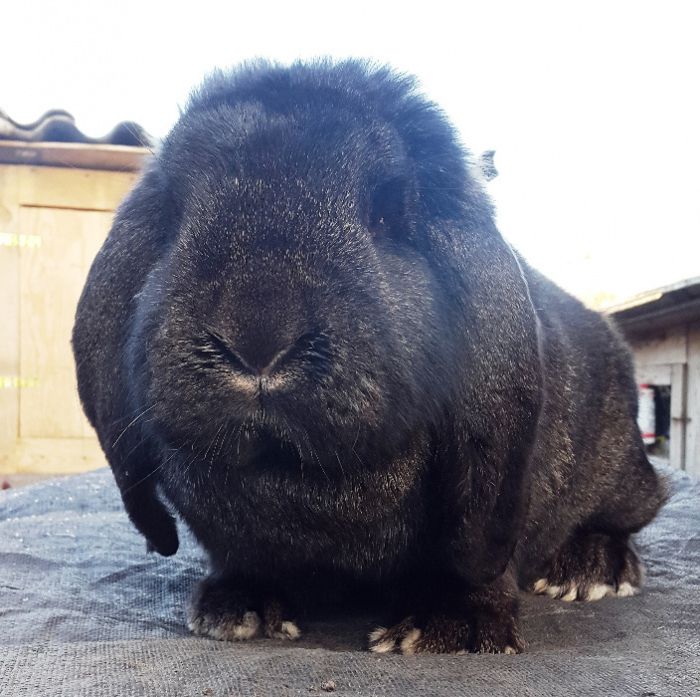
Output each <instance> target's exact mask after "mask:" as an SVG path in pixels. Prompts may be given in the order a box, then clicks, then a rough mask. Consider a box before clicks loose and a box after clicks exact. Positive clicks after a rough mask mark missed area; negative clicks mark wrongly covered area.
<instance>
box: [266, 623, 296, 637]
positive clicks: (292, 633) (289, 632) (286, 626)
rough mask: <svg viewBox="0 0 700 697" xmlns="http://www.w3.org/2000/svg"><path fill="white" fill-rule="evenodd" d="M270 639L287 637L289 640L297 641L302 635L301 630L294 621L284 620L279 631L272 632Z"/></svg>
mask: <svg viewBox="0 0 700 697" xmlns="http://www.w3.org/2000/svg"><path fill="white" fill-rule="evenodd" d="M268 636H269V637H270V639H285V640H287V641H296V640H297V639H298V638H299V637H300V636H301V630H300V629H299V627H297V626H296V624H295V623H294V622H290V621H286V622H282V625H281V626H280V628H279V630H278V631H275V632H270V634H269V635H268Z"/></svg>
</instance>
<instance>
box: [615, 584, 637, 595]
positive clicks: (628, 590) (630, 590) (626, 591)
mask: <svg viewBox="0 0 700 697" xmlns="http://www.w3.org/2000/svg"><path fill="white" fill-rule="evenodd" d="M637 593H639V588H636V587H635V586H633V585H632V584H631V583H629V582H628V581H624V582H623V583H621V584H620V585H619V586H618V587H617V592H616V593H615V595H616V596H617V597H618V598H629V597H631V596H633V595H637Z"/></svg>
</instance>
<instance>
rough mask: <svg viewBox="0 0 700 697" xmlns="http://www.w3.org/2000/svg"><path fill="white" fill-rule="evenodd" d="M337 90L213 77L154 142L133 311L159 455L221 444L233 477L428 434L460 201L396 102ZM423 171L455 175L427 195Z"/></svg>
mask: <svg viewBox="0 0 700 697" xmlns="http://www.w3.org/2000/svg"><path fill="white" fill-rule="evenodd" d="M341 68H342V65H341ZM356 69H357V68H356V66H355V67H353V70H356ZM339 70H340V68H339ZM326 73H327V71H326ZM326 73H323V75H326ZM341 73H342V70H341ZM341 73H339V76H340V78H341V79H339V80H338V83H337V84H334V85H331V84H322V85H318V84H316V83H315V82H314V79H315V78H314V76H313V75H307V76H306V78H307V81H306V82H304V81H303V80H302V81H301V82H298V83H297V84H290V83H289V81H288V80H287V81H285V79H284V78H283V76H278V77H279V78H280V79H279V81H278V82H277V83H274V81H272V82H273V83H274V84H267V85H258V86H257V87H255V86H254V85H252V86H251V85H247V86H245V85H244V86H241V85H238V88H237V89H236V87H235V85H234V87H231V85H230V83H222V84H228V89H229V92H225V91H224V92H221V91H217V84H216V80H214V81H213V83H212V84H209V86H208V87H206V86H205V88H203V90H202V92H201V93H200V94H199V96H198V97H195V98H194V100H193V102H192V104H191V106H190V109H189V110H188V111H187V112H186V113H185V114H184V115H183V117H182V118H181V120H180V122H179V124H178V125H177V126H176V127H175V128H174V130H173V132H172V133H171V134H170V136H169V137H168V139H167V140H166V141H165V143H164V146H163V149H162V152H161V153H160V156H159V166H160V168H161V171H162V173H163V175H164V181H166V182H167V184H166V188H167V194H168V197H169V201H170V204H171V205H172V207H173V209H174V210H176V211H177V215H176V216H174V218H173V223H172V227H173V229H171V230H170V231H169V235H170V238H171V239H170V246H169V249H168V253H167V255H165V256H164V257H163V258H162V259H161V263H160V264H159V265H158V267H157V268H155V269H154V270H153V272H152V273H151V276H150V277H149V283H148V284H147V288H146V289H145V291H144V293H143V294H142V299H143V300H142V301H143V303H144V308H145V309H144V313H145V315H146V319H145V320H144V322H143V331H144V332H147V333H150V336H149V341H148V342H147V345H148V346H149V351H148V355H147V356H146V360H147V361H148V364H149V368H150V370H149V376H150V384H149V386H148V398H149V400H150V401H152V402H153V403H154V404H155V405H156V406H155V419H154V422H155V428H157V429H160V434H161V436H163V437H164V438H165V439H166V440H167V441H173V442H177V444H178V445H179V444H181V443H182V442H192V443H193V444H194V443H195V441H205V440H207V439H208V440H211V439H212V434H213V433H221V432H224V433H229V432H236V433H237V436H236V437H235V438H233V437H232V438H229V441H228V443H223V444H222V445H221V446H220V447H221V449H223V450H224V451H225V450H226V448H230V449H231V453H233V451H234V450H235V459H237V460H238V461H239V462H240V463H241V464H246V462H247V461H248V460H249V458H250V457H253V456H254V455H255V453H259V452H260V450H261V448H262V449H263V450H264V449H265V448H269V447H273V448H278V454H279V452H281V451H279V448H284V447H286V445H285V444H290V445H291V446H292V447H293V448H295V449H296V452H297V454H299V455H301V457H302V459H303V458H323V459H329V460H330V461H331V462H334V461H335V460H336V459H338V457H339V456H340V455H341V454H342V456H343V457H345V458H346V461H347V457H346V456H347V453H348V452H350V451H353V452H354V453H355V454H356V455H357V456H358V457H357V459H356V460H355V462H359V461H361V460H362V455H361V453H363V452H365V451H366V452H369V451H370V449H371V450H372V452H373V453H374V454H375V456H376V453H377V448H378V447H379V448H386V449H388V450H391V449H395V448H398V447H401V444H402V443H403V442H404V441H405V438H406V437H407V434H409V433H410V432H411V431H412V430H414V429H415V427H416V425H417V424H418V423H421V424H426V423H428V424H429V423H431V422H436V421H437V420H438V419H439V418H440V415H441V412H442V410H443V408H444V405H445V403H446V400H447V399H448V397H449V395H450V391H451V389H452V388H451V387H450V386H451V385H452V383H453V382H454V381H453V380H452V379H451V378H452V377H453V373H454V371H455V365H456V361H458V360H459V356H458V351H457V349H456V346H457V345H458V344H459V342H458V341H457V340H456V338H455V337H452V338H451V337H450V330H449V327H450V326H451V324H453V323H452V321H451V320H450V317H451V315H453V314H454V313H455V312H459V308H457V307H455V305H454V301H453V295H454V294H453V292H452V291H453V289H451V288H450V282H451V278H452V276H451V274H454V273H459V271H460V269H459V268H456V267H458V266H459V263H458V261H457V259H458V257H459V254H455V253H454V250H453V249H452V248H451V247H450V243H449V242H447V241H446V238H447V237H449V234H448V231H449V227H450V220H451V219H452V218H454V217H456V216H457V214H458V212H460V211H463V209H464V206H465V205H468V204H469V202H468V197H469V194H470V192H471V194H472V195H474V192H476V186H475V185H474V184H473V183H472V182H471V181H470V180H469V178H468V177H467V174H466V168H465V166H464V162H463V160H464V155H463V153H462V151H461V149H460V148H459V147H458V146H457V145H456V143H455V141H454V138H453V135H452V132H451V130H450V129H449V126H447V124H446V123H445V122H444V120H443V118H442V116H441V115H440V114H439V113H438V112H437V111H436V110H435V109H434V108H433V107H432V106H431V105H430V104H429V103H427V102H425V101H424V100H421V99H419V98H417V97H415V96H414V94H413V91H412V86H410V85H406V84H404V85H398V86H397V84H395V83H392V82H390V81H388V77H385V78H382V79H386V80H387V85H388V86H391V87H392V88H393V89H394V94H393V99H394V101H393V102H392V101H391V99H392V95H391V94H389V95H388V96H387V95H386V94H384V93H381V92H379V93H377V94H372V93H371V91H369V92H370V93H369V94H368V90H365V91H364V92H363V93H362V94H361V96H358V95H359V94H360V93H359V92H358V90H357V89H354V88H352V85H349V84H348V81H350V82H352V80H357V79H359V78H358V76H357V75H354V74H353V75H351V76H350V77H348V76H345V77H344V78H343V76H342V74H341ZM343 79H345V83H344V82H343ZM394 79H395V80H396V78H394ZM370 83H372V81H371V80H369V82H368V84H370ZM372 84H374V83H372ZM221 89H223V88H221ZM387 100H388V103H386V102H387ZM402 108H403V109H404V110H408V111H411V112H412V113H411V114H410V115H408V116H407V115H406V114H405V113H403V112H402V111H401V109H402ZM421 118H422V119H423V121H422V122H421ZM431 129H432V130H431ZM431 146H432V149H431ZM440 156H442V157H444V158H453V159H455V158H456V159H457V160H458V161H459V162H460V163H461V166H460V167H457V175H458V176H457V181H450V182H446V181H442V180H441V171H443V170H444V168H442V167H441V166H440V164H439V160H440ZM431 168H432V170H431ZM454 172H455V168H454V167H453V168H452V172H451V174H450V176H451V177H453V178H454V176H455V175H454ZM460 177H461V180H460ZM387 182H388V186H389V189H382V187H383V186H385V185H386V183H387ZM430 183H433V184H436V183H437V184H438V185H439V184H440V183H443V184H445V183H447V184H451V186H448V187H443V192H442V193H440V187H439V186H437V187H432V188H431V187H429V186H427V184H430ZM455 185H457V186H458V187H459V186H461V189H458V188H457V187H456V186H455ZM391 187H394V189H395V190H394V191H392V190H391ZM397 191H398V193H396V192H397ZM377 192H379V193H377ZM386 192H388V193H386ZM477 194H478V192H477ZM391 196H394V197H395V198H397V200H399V203H398V204H397V205H393V203H392V202H391V201H389V203H388V204H387V203H386V202H385V201H384V199H383V198H382V197H388V198H391ZM377 197H379V198H377ZM477 199H478V196H477ZM478 200H479V201H480V206H482V208H483V210H481V209H480V210H479V211H477V212H478V214H479V215H482V216H485V217H486V218H488V216H489V209H488V204H487V203H486V201H485V199H483V196H482V197H481V198H480V199H478ZM377 207H378V210H379V212H378V213H377V212H376V211H375V210H374V208H377ZM383 207H384V208H383ZM373 216H374V217H373ZM477 217H478V216H477ZM461 234H462V235H466V234H468V232H464V231H462V233H461ZM452 243H454V240H453V241H452ZM446 327H447V329H446ZM242 441H243V442H242ZM241 453H242V454H241ZM231 457H233V454H231Z"/></svg>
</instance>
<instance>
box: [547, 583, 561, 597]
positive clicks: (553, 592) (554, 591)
mask: <svg viewBox="0 0 700 697" xmlns="http://www.w3.org/2000/svg"><path fill="white" fill-rule="evenodd" d="M545 593H546V594H547V595H548V596H549V597H550V598H558V597H560V596H561V586H547V588H546V589H545Z"/></svg>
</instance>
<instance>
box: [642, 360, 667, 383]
mask: <svg viewBox="0 0 700 697" xmlns="http://www.w3.org/2000/svg"><path fill="white" fill-rule="evenodd" d="M634 372H635V376H636V379H637V383H638V384H640V385H670V384H671V366H670V365H638V366H636V368H635V371H634Z"/></svg>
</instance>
